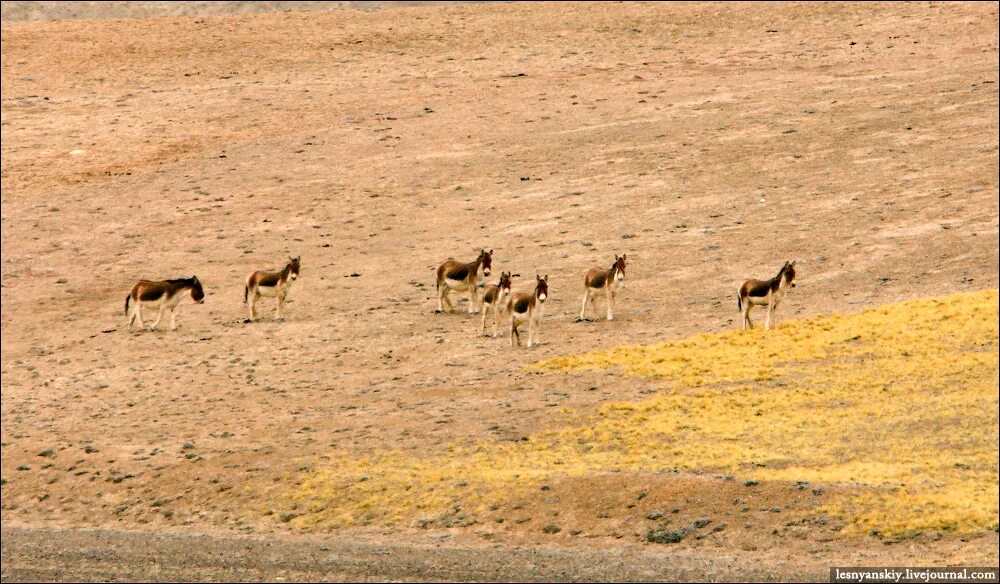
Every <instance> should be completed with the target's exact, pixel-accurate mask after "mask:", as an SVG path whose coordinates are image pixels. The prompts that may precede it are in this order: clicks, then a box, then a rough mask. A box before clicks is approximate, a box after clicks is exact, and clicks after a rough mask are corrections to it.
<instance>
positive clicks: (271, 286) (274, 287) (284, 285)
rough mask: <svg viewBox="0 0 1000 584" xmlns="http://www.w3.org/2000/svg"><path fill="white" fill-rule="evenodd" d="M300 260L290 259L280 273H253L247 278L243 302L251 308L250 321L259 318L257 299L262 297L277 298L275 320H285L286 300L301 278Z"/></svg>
mask: <svg viewBox="0 0 1000 584" xmlns="http://www.w3.org/2000/svg"><path fill="white" fill-rule="evenodd" d="M299 267H300V264H299V258H297V257H295V258H290V259H289V260H288V264H287V265H285V267H284V268H283V269H282V270H281V271H280V272H253V273H252V274H250V275H249V276H247V280H246V285H245V286H243V302H246V304H247V306H248V307H249V308H250V320H249V321H248V322H250V321H253V320H255V319H256V318H257V306H256V305H257V299H258V298H260V297H261V296H268V297H272V298H274V297H277V299H278V308H277V310H276V311H275V313H274V319H275V320H282V319H284V318H285V298H286V297H287V296H288V290H290V289H291V287H292V282H294V281H295V280H297V279H298V278H299Z"/></svg>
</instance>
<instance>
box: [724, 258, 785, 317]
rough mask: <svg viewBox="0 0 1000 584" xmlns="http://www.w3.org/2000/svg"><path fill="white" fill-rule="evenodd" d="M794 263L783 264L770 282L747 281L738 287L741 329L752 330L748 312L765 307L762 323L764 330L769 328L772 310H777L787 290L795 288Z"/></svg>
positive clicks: (737, 303) (737, 301)
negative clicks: (765, 313) (765, 315)
mask: <svg viewBox="0 0 1000 584" xmlns="http://www.w3.org/2000/svg"><path fill="white" fill-rule="evenodd" d="M795 262H796V260H792V261H790V262H785V265H783V266H781V269H780V270H779V271H778V275H777V276H775V277H773V278H771V279H770V280H763V281H762V280H747V281H746V282H744V283H743V286H741V287H740V293H739V296H738V297H737V300H736V306H737V307H739V309H740V313H741V315H742V316H743V328H744V329H747V328H753V322H751V321H750V310H752V309H753V307H754V306H767V321H765V323H764V330H769V329H770V328H771V319H772V318H773V317H774V310H775V309H776V308H778V304H779V303H780V302H781V297H782V296H784V295H785V292H786V291H787V290H788V288H794V287H795Z"/></svg>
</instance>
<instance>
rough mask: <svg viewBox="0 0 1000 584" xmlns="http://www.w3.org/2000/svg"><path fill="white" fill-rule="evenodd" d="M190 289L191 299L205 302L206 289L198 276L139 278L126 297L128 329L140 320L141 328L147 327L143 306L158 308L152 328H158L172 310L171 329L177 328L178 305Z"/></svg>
mask: <svg viewBox="0 0 1000 584" xmlns="http://www.w3.org/2000/svg"><path fill="white" fill-rule="evenodd" d="M187 290H190V293H191V300H194V301H195V302H196V303H197V304H201V303H203V302H205V290H204V289H203V288H202V287H201V282H200V281H199V280H198V277H197V276H191V277H190V278H181V279H179V280H165V281H162V282H156V281H152V280H139V281H138V282H136V283H135V285H134V286H132V290H131V291H129V293H128V296H126V297H125V316H126V317H127V318H128V330H132V323H134V322H135V321H137V320H138V321H139V328H145V325H144V324H143V322H142V309H143V307H147V308H151V309H157V310H158V312H157V314H156V321H155V322H153V326H152V327H150V329H156V327H157V325H159V324H160V319H162V318H163V314H164V313H165V312H166V311H168V310H169V311H170V330H176V329H177V313H176V310H177V305H178V304H180V303H181V300H183V299H184V292H185V291H187Z"/></svg>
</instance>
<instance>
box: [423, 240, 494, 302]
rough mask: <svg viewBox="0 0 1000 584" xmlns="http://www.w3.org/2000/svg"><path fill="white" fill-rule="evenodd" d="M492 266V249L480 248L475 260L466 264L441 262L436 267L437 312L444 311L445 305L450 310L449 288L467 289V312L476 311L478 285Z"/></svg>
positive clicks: (457, 290)
mask: <svg viewBox="0 0 1000 584" xmlns="http://www.w3.org/2000/svg"><path fill="white" fill-rule="evenodd" d="M492 266H493V250H492V249H491V250H490V251H486V250H485V249H484V250H480V252H479V257H477V258H476V261H474V262H470V263H468V264H463V263H462V262H456V261H454V260H447V261H445V262H442V264H441V265H440V266H438V269H437V292H438V307H437V312H444V311H445V306H447V307H448V311H449V312H450V311H451V307H452V305H451V300H449V299H448V293H449V292H450V291H451V290H454V291H456V292H464V291H466V290H468V291H469V314H473V313H475V312H476V301H477V299H478V298H479V287H480V286H482V282H483V279H484V278H488V277H489V276H490V268H491V267H492Z"/></svg>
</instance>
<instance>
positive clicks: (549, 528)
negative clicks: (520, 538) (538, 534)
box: [542, 523, 562, 534]
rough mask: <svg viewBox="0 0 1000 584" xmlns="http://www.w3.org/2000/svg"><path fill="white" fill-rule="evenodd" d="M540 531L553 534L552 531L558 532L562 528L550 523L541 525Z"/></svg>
mask: <svg viewBox="0 0 1000 584" xmlns="http://www.w3.org/2000/svg"><path fill="white" fill-rule="evenodd" d="M542 531H543V532H544V533H548V534H553V533H559V532H560V531H562V528H560V527H559V526H558V525H553V524H551V523H550V524H548V525H546V526H545V527H543V528H542Z"/></svg>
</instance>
